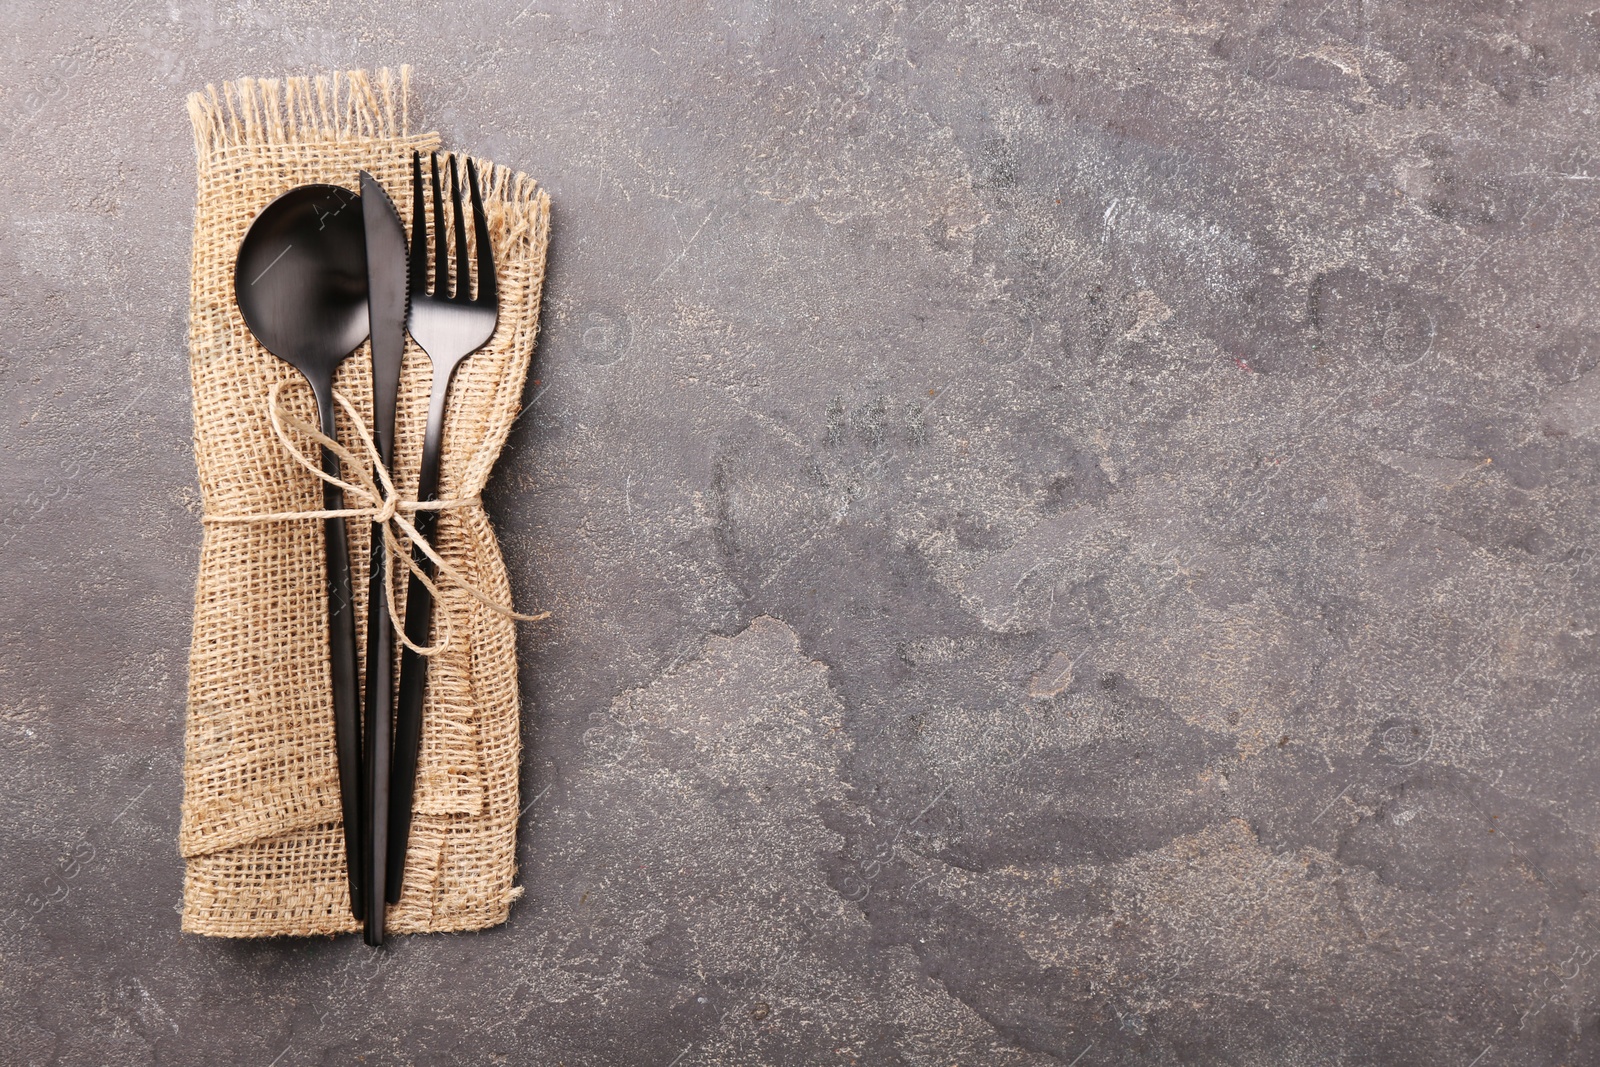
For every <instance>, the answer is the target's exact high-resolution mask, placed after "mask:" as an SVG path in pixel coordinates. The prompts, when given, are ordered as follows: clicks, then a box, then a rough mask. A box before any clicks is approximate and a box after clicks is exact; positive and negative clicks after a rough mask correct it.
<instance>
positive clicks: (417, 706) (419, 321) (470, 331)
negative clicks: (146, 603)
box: [369, 152, 500, 941]
mask: <svg viewBox="0 0 1600 1067" xmlns="http://www.w3.org/2000/svg"><path fill="white" fill-rule="evenodd" d="M430 169H431V171H432V178H433V181H432V185H433V198H432V199H433V233H432V235H431V243H432V247H433V264H434V269H433V276H432V278H431V279H430V278H429V273H428V248H429V243H430V235H429V233H428V220H427V213H426V210H425V209H424V207H423V189H422V157H421V155H420V154H419V153H416V152H413V153H412V154H411V203H412V208H411V210H412V222H411V251H410V271H411V310H410V313H409V315H408V316H407V320H406V328H407V329H408V330H409V331H410V333H411V336H412V338H413V339H414V340H415V341H416V342H417V344H418V345H420V346H421V348H422V350H423V351H424V352H426V353H427V354H428V359H429V360H430V361H431V362H432V363H433V388H432V391H431V394H430V397H429V402H428V428H427V433H426V436H424V438H423V442H422V468H421V471H420V473H419V475H418V479H417V499H418V500H421V501H427V500H437V499H438V496H439V450H440V446H441V444H442V442H443V438H444V410H445V398H446V395H447V393H448V392H449V389H450V378H451V376H452V375H453V374H454V373H455V370H456V367H458V366H460V364H461V361H462V360H463V359H465V358H467V357H468V356H469V355H471V354H472V353H473V352H476V351H477V350H478V349H480V348H482V347H483V346H484V345H485V344H487V343H488V341H489V338H490V337H491V336H492V335H493V334H494V327H495V322H496V320H497V319H498V317H499V307H500V298H499V287H498V286H497V285H496V283H495V273H494V250H493V248H492V247H491V246H490V244H489V221H488V218H487V217H486V216H485V215H484V212H483V190H482V188H481V186H480V184H479V181H478V168H477V166H476V165H474V164H473V162H472V160H471V159H468V160H467V184H468V186H469V187H470V190H471V196H472V227H473V237H474V238H475V240H474V244H475V245H476V247H477V270H476V286H474V284H473V280H474V271H473V269H472V263H471V260H470V257H469V256H468V254H467V230H466V224H465V221H464V220H463V214H464V212H463V209H462V203H461V182H460V178H459V176H458V174H457V171H456V160H455V156H453V155H452V156H451V157H450V202H451V207H452V209H453V213H454V220H453V221H454V225H453V227H452V229H453V230H454V234H453V237H454V244H455V280H454V285H452V284H451V276H450V255H449V252H448V250H447V244H448V243H449V242H448V241H447V239H446V233H445V225H444V198H443V196H442V195H441V193H440V189H439V155H438V153H433V155H432V157H431V168H430ZM438 518H439V513H438V512H437V511H419V512H417V513H416V517H415V520H414V523H415V525H416V527H417V532H418V533H420V534H421V535H422V536H423V537H425V538H428V539H430V540H431V539H432V537H433V533H434V529H435V527H436V526H437V524H438ZM411 558H412V560H413V561H414V562H415V563H416V565H417V567H418V568H419V569H420V570H422V571H423V572H424V573H426V574H427V575H428V577H429V578H430V579H431V578H432V577H433V574H434V567H433V563H432V561H431V560H429V559H428V557H427V556H426V555H424V554H423V553H422V552H421V551H420V550H417V549H415V548H413V549H412V554H411ZM432 628H433V596H432V594H430V593H429V592H428V587H427V586H425V585H423V584H422V582H421V580H420V579H418V578H417V576H416V575H415V574H413V575H412V576H411V584H410V586H409V587H408V591H407V593H406V626H405V632H406V637H407V638H408V639H409V640H410V641H411V642H412V643H413V644H416V645H423V646H425V645H427V644H428V643H429V635H430V632H431V630H432ZM427 677H428V660H427V657H425V656H419V655H417V654H416V653H415V652H413V651H411V649H409V648H407V649H405V650H404V651H403V652H402V653H401V656H400V697H399V702H398V705H397V707H396V709H395V719H394V759H393V764H392V779H391V781H390V782H388V783H387V785H388V823H389V825H388V834H387V842H386V844H387V856H386V857H380V856H377V855H376V854H375V855H374V861H375V862H374V867H375V868H376V869H377V870H386V871H387V873H386V876H385V878H384V881H385V883H386V884H385V886H384V890H383V894H382V897H381V898H380V897H378V890H376V889H375V890H374V891H373V895H374V898H376V899H386V900H388V902H389V903H391V904H393V903H395V902H397V901H398V900H399V899H400V887H401V880H402V878H403V877H404V874H405V865H406V844H407V841H408V839H409V838H410V836H411V813H412V801H413V798H414V795H415V792H416V783H417V753H418V751H419V749H420V748H421V745H422V704H423V696H424V692H425V689H426V686H427ZM375 799H377V798H376V797H375ZM380 802H381V801H380ZM374 807H375V809H376V807H377V804H375V805H374ZM373 848H374V850H377V849H383V848H385V842H384V838H383V836H382V835H380V834H379V833H378V832H377V828H376V827H374V832H373ZM385 860H386V862H385ZM375 910H377V911H378V912H379V913H380V914H381V913H382V908H378V909H375ZM382 936H383V935H382V929H381V926H380V928H379V931H378V939H379V940H380V941H381V940H382ZM369 940H370V937H369Z"/></svg>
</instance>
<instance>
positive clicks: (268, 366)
mask: <svg viewBox="0 0 1600 1067" xmlns="http://www.w3.org/2000/svg"><path fill="white" fill-rule="evenodd" d="M409 80H410V79H409V72H408V71H407V70H406V69H404V68H402V69H401V70H400V71H398V72H390V71H387V70H380V71H377V72H374V73H372V74H370V75H369V74H366V73H363V72H359V71H357V72H351V73H348V74H337V75H333V76H330V77H325V78H315V79H307V78H291V79H287V80H285V81H282V82H279V81H276V80H252V79H242V80H240V81H238V82H234V83H229V84H226V85H224V86H222V88H221V90H220V91H219V90H217V89H216V88H208V89H207V91H206V92H204V93H196V94H194V95H192V96H191V97H190V98H189V112H190V116H191V118H192V120H193V123H194V130H195V141H196V149H197V155H198V160H199V197H198V204H197V207H196V210H195V223H194V262H193V277H192V294H191V295H192V304H191V317H190V369H191V375H192V379H193V385H194V447H195V461H196V464H197V466H198V468H199V478H200V490H201V498H202V504H203V508H204V513H205V515H206V516H208V517H217V516H224V515H244V514H249V515H258V514H267V513H273V512H281V511H312V510H315V509H317V508H320V507H321V506H322V503H321V500H322V497H321V487H320V483H319V482H318V481H317V479H316V478H315V476H314V475H312V474H311V473H310V472H308V471H306V470H305V469H304V468H303V467H301V466H299V465H297V464H296V463H295V462H294V461H293V460H292V459H291V458H290V456H289V455H288V453H287V451H286V449H285V448H284V447H283V444H282V442H280V441H279V440H278V439H277V438H276V437H275V436H274V433H273V430H272V427H271V424H270V420H269V417H268V394H269V391H270V390H271V388H272V386H273V385H274V383H280V382H281V383H285V386H284V389H283V393H284V401H285V407H286V408H287V409H288V410H289V411H291V412H292V413H294V414H296V415H299V416H300V417H301V418H303V419H306V420H309V421H312V422H314V421H315V419H314V412H315V407H314V404H313V401H312V398H311V394H310V390H309V388H308V387H307V386H306V385H305V383H304V380H303V379H301V378H300V376H299V374H298V372H296V371H295V370H294V369H293V368H291V367H290V366H288V365H287V364H285V363H283V362H281V361H280V360H278V359H277V358H275V357H274V356H272V355H271V354H270V353H268V352H267V351H266V350H265V349H263V348H262V347H261V346H260V345H259V344H258V343H257V342H256V341H255V339H254V338H253V337H252V336H251V334H250V332H249V330H248V329H247V328H246V326H245V323H244V320H243V319H242V318H241V316H240V313H239V309H238V306H237V304H236V303H235V302H234V295H233V271H234V257H235V255H236V254H237V252H238V249H239V242H240V240H241V239H242V238H243V237H244V235H245V231H246V230H247V229H248V228H249V225H250V222H251V220H252V219H253V218H254V217H255V216H256V214H257V213H258V212H259V211H260V210H261V209H262V208H263V207H265V206H266V205H267V204H268V203H269V202H270V201H271V200H272V199H273V198H275V197H277V196H278V195H280V194H281V193H283V192H285V191H287V190H288V189H290V188H292V187H294V186H297V185H303V184H307V183H312V182H326V183H330V184H334V185H341V186H344V187H345V188H348V189H352V190H354V189H357V188H359V181H358V172H359V171H361V170H363V169H364V170H367V171H369V172H370V173H371V174H372V175H373V176H374V177H376V178H377V179H378V180H379V181H380V182H382V183H383V186H384V188H385V189H386V190H387V191H388V193H389V195H390V197H391V198H392V199H393V200H394V202H395V206H396V208H397V209H398V210H399V212H400V216H401V218H402V219H406V220H409V219H410V218H411V153H412V151H413V150H418V151H421V152H423V153H427V152H428V151H430V150H433V149H436V148H438V147H439V138H438V135H437V134H433V133H412V132H410V130H409V128H408V127H409V125H410V99H409V97H410V86H409ZM424 159H426V157H424ZM441 163H443V160H442V159H441ZM424 165H426V164H424ZM478 166H479V168H480V173H481V174H482V175H483V176H484V180H485V186H486V187H485V189H484V203H485V208H486V214H487V215H488V218H489V227H490V233H491V238H492V241H493V244H494V252H495V262H496V266H497V274H498V276H499V282H500V318H499V324H498V326H497V328H496V330H495V334H494V337H493V338H492V339H491V340H490V342H489V344H488V345H487V346H486V347H484V348H483V349H481V350H480V351H478V352H476V353H475V354H473V355H472V356H471V357H470V358H469V359H467V360H466V361H465V362H464V363H462V365H461V367H460V369H459V370H457V372H456V374H455V377H454V379H453V380H452V384H451V386H450V394H449V406H448V410H447V414H446V423H445V438H444V449H443V463H442V471H441V486H440V495H441V496H442V497H445V498H457V497H459V498H472V497H476V495H477V494H478V492H479V491H480V490H481V489H482V488H483V486H484V483H485V481H486V480H487V479H488V476H489V471H490V469H491V467H492V466H493V465H494V462H495V459H496V457H497V456H498V454H499V452H500V449H501V446H502V445H503V444H504V442H505V439H506V436H507V434H508V433H509V432H510V430H511V426H512V423H513V422H514V421H515V420H516V417H517V414H518V410H519V406H520V402H521V395H522V389H523V381H524V378H525V375H526V373H527V369H528V363H529V359H530V357H531V355H532V352H533V346H534V336H535V332H536V330H537V327H538V318H539V296H540V289H541V286H542V283H543V280H544V262H545V250H546V246H547V244H548V239H549V220H550V208H549V199H548V197H547V196H546V195H545V194H544V193H543V192H542V191H541V190H539V189H538V188H536V186H535V183H534V182H533V181H532V180H531V179H529V178H527V177H525V176H523V175H521V174H513V173H512V172H511V171H509V170H506V169H505V168H503V167H495V166H493V165H492V164H489V163H487V162H485V161H482V160H479V161H478ZM469 230H470V226H469ZM430 380H431V365H430V364H429V362H428V360H427V357H426V356H425V355H424V354H423V353H422V352H421V350H420V349H417V348H416V347H415V345H414V344H413V343H411V342H409V341H408V342H407V352H406V361H405V369H404V373H403V377H402V381H401V388H400V404H399V411H398V416H397V429H396V458H395V468H396V475H397V479H396V480H397V482H398V483H399V485H400V488H401V492H402V495H403V496H406V497H407V498H409V497H412V496H414V494H415V488H416V480H417V465H418V462H419V457H420V455H421V451H422V435H423V429H424V425H425V422H426V417H427V404H428V389H429V383H430ZM335 388H336V389H338V390H339V391H340V392H342V393H343V394H344V395H345V396H347V397H348V398H349V399H350V400H351V401H352V402H353V403H354V405H355V406H356V408H357V409H358V410H359V411H360V412H361V415H362V418H363V419H366V420H369V421H370V419H371V413H372V384H371V353H370V351H369V350H368V349H367V347H366V346H365V345H363V346H362V348H361V349H360V350H359V351H357V352H356V353H355V354H354V355H353V356H352V357H351V358H350V359H349V360H347V361H346V362H345V363H344V365H343V367H342V368H341V370H340V373H339V376H338V378H337V380H336V382H335ZM341 419H342V416H341ZM340 438H341V440H342V441H343V443H344V444H345V445H346V446H347V447H350V448H352V449H359V445H358V443H357V441H358V438H357V436H356V434H355V433H354V432H353V431H352V429H351V427H350V426H347V425H344V424H343V422H341V425H340ZM297 443H298V444H299V445H300V447H301V448H302V449H304V450H306V451H307V452H308V453H309V454H311V455H315V454H316V452H315V446H314V445H313V444H312V442H311V441H310V440H309V439H307V440H304V441H297ZM349 532H350V541H351V563H352V568H353V577H354V583H355V590H356V601H357V604H356V607H357V627H356V632H357V634H358V635H359V638H360V640H363V641H364V639H365V634H366V621H365V620H366V589H367V551H368V545H369V544H370V527H369V526H368V524H367V523H366V522H363V521H359V520H358V521H352V522H350V523H349ZM434 543H435V547H436V548H437V549H438V550H439V552H440V553H441V554H442V555H443V556H444V557H445V558H446V559H447V560H448V561H449V562H451V563H453V564H455V565H456V566H457V567H458V568H460V569H461V570H462V571H463V572H464V573H465V574H466V575H468V576H469V577H470V580H471V581H472V582H473V583H474V584H475V585H476V586H477V587H478V588H479V589H480V590H481V591H483V592H484V593H486V594H488V595H489V596H491V597H493V598H495V599H496V600H498V601H500V602H502V603H510V600H511V590H510V583H509V581H508V579H507V576H506V570H505V565H504V563H503V561H502V560H501V557H500V551H499V546H498V544H497V542H496V540H495V534H494V531H493V529H492V528H491V527H490V524H489V520H488V518H487V516H486V515H485V514H484V512H483V509H482V507H481V506H479V505H471V506H467V507H463V508H460V509H456V510H451V511H446V512H444V513H442V514H441V516H440V520H439V525H438V535H437V537H436V538H435V540H434ZM323 574H324V561H323V537H322V530H321V522H320V521H319V520H310V521H305V520H293V521H277V522H266V523H252V524H245V525H228V524H219V523H215V522H213V523H207V524H206V525H205V526H204V533H203V540H202V544H201V551H200V572H199V578H198V581H197V583H196V587H195V610H194V639H193V645H192V647H191V651H190V656H189V708H188V718H187V724H186V730H185V761H184V797H183V814H182V823H181V827H180V829H179V848H180V850H181V852H182V854H183V856H184V859H185V867H186V869H185V877H184V894H183V929H184V930H185V931H188V932H192V933H199V934H209V935H214V936H222V937H265V936H273V935H286V934H330V933H338V932H344V931H354V930H357V929H359V924H357V923H356V922H355V920H354V919H353V918H352V917H351V915H350V911H349V907H348V898H347V891H346V877H345V859H344V851H343V844H342V841H343V838H342V830H341V822H340V807H339V784H338V775H337V768H336V764H335V754H334V743H333V719H332V712H331V703H330V700H331V697H330V686H329V678H328V654H327V638H326V634H327V599H326V589H325V586H324V583H323ZM395 585H396V587H397V589H398V590H399V592H400V595H401V597H402V598H403V590H404V582H403V581H396V583H395ZM438 613H440V614H444V613H447V614H448V616H449V618H450V619H451V620H452V621H453V622H452V626H451V633H452V636H451V641H450V643H449V645H448V647H447V648H446V649H445V650H444V651H443V652H441V653H440V654H439V655H437V656H435V657H434V658H433V660H432V664H431V667H430V669H429V674H428V694H427V701H426V706H425V711H424V714H425V725H424V734H423V744H422V753H421V760H420V767H419V772H418V781H417V795H416V812H417V816H416V820H415V823H414V825H413V828H412V837H411V847H410V851H409V853H408V856H407V861H406V875H405V886H404V893H403V895H402V898H401V900H400V902H399V904H397V905H395V906H394V907H392V908H391V909H390V912H389V922H388V925H389V929H390V930H391V931H392V932H395V933H406V932H417V931H444V930H475V929H481V928H483V927H486V926H492V925H494V924H496V923H499V922H503V921H504V920H505V918H506V915H507V913H508V912H509V910H510V906H511V902H512V901H513V900H514V899H515V898H516V897H517V896H518V895H519V893H520V890H519V889H517V888H515V887H514V886H513V884H512V883H513V880H514V878H515V874H516V861H515V857H516V828H517V820H518V814H519V809H518V800H517V768H518V757H519V746H520V737H519V711H518V699H517V671H516V634H515V632H514V629H513V627H514V624H513V623H512V622H510V621H509V620H507V619H505V618H503V617H501V616H499V615H496V614H494V613H493V612H490V611H488V610H486V609H485V608H483V607H482V606H481V605H479V604H478V603H477V602H476V601H474V600H473V599H472V598H471V597H469V596H468V595H467V594H466V593H464V592H462V591H461V590H459V589H453V588H450V587H448V586H446V587H445V591H444V596H443V599H442V600H441V602H440V604H439V607H438ZM438 633H439V630H438V628H436V629H435V635H436V637H437V635H438ZM362 655H363V661H364V660H365V650H364V649H363V650H362Z"/></svg>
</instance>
